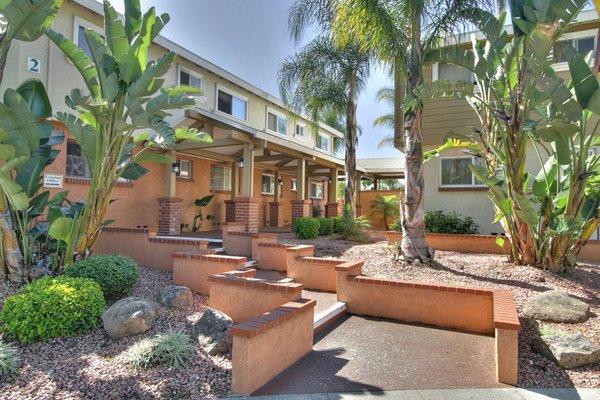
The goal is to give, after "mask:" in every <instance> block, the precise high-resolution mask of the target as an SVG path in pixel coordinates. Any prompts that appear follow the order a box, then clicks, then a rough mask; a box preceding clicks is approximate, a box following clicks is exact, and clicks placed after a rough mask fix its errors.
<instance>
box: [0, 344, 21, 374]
mask: <svg viewBox="0 0 600 400" xmlns="http://www.w3.org/2000/svg"><path fill="white" fill-rule="evenodd" d="M18 368H19V351H18V350H17V348H16V347H15V346H13V345H12V344H9V343H4V342H0V376H4V375H8V374H12V373H13V372H16V371H17V369H18Z"/></svg>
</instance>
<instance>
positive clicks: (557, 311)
mask: <svg viewBox="0 0 600 400" xmlns="http://www.w3.org/2000/svg"><path fill="white" fill-rule="evenodd" d="M523 313H524V314H525V317H526V318H530V319H539V320H541V321H552V322H567V323H574V322H583V321H585V320H587V319H588V317H589V315H590V306H588V305H587V304H586V303H584V302H583V301H581V300H577V299H575V298H573V297H571V296H569V295H568V294H567V293H565V292H563V291H560V290H550V291H547V292H544V293H541V294H539V295H537V296H535V297H534V298H533V299H531V300H529V301H528V302H527V303H525V307H524V308H523Z"/></svg>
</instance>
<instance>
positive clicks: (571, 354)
mask: <svg viewBox="0 0 600 400" xmlns="http://www.w3.org/2000/svg"><path fill="white" fill-rule="evenodd" d="M533 348H534V350H535V351H537V352H538V353H540V354H542V355H544V356H546V357H548V358H549V359H551V360H553V361H554V362H556V363H557V364H558V365H560V366H561V367H563V368H577V367H582V366H584V365H588V364H594V363H597V362H600V347H598V346H595V345H594V344H592V343H591V342H590V341H589V340H588V339H587V338H586V337H585V336H583V335H582V334H581V333H576V334H574V335H551V336H542V337H539V338H537V339H536V340H534V342H533Z"/></svg>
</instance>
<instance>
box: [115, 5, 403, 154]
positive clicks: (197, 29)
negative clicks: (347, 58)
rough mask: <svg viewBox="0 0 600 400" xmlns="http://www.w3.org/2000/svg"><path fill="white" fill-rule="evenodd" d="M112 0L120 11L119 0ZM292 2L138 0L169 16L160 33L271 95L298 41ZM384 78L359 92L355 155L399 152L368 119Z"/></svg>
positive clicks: (376, 109) (381, 108) (378, 109)
mask: <svg viewBox="0 0 600 400" xmlns="http://www.w3.org/2000/svg"><path fill="white" fill-rule="evenodd" d="M112 3H113V5H114V6H115V8H117V10H119V11H121V12H122V11H123V5H122V2H121V1H119V0H112ZM292 3H293V0H174V1H167V0H142V6H143V8H144V9H147V8H149V7H151V6H155V7H156V8H157V11H158V12H161V13H162V12H167V13H169V15H170V16H171V22H170V23H169V24H168V25H167V26H166V28H165V29H164V30H163V32H162V34H163V35H164V36H166V37H167V38H169V39H171V40H173V41H175V42H177V43H178V44H180V45H182V46H184V47H186V48H187V49H189V50H191V51H193V52H194V53H196V54H198V55H200V56H201V57H204V58H206V59H207V60H209V61H211V62H213V63H214V64H216V65H218V66H220V67H222V68H225V69H226V70H228V71H230V72H232V73H233V74H235V75H237V76H239V77H240V78H242V79H244V80H246V81H248V82H250V83H252V84H254V85H256V86H258V87H260V88H261V89H263V90H265V91H267V92H269V93H271V94H273V95H275V96H277V97H279V91H278V85H277V69H278V66H279V63H280V62H281V61H282V60H283V59H284V58H285V57H286V56H288V55H291V54H293V53H294V52H295V51H297V50H299V49H300V47H301V45H302V43H301V44H298V45H297V44H295V43H294V42H293V41H292V40H291V39H290V36H289V34H288V31H287V11H288V9H289V7H290V6H291V5H292ZM305 39H306V40H309V39H310V36H308V35H307V37H306V38H305ZM389 84H390V82H389V78H388V77H387V75H386V74H385V72H384V71H383V70H382V69H376V70H374V71H373V74H372V76H371V79H370V81H369V83H368V85H367V88H366V90H365V91H364V93H363V94H362V96H361V98H360V101H359V104H358V122H359V124H360V125H361V127H362V129H363V134H362V136H361V137H360V138H359V144H358V157H359V158H364V157H388V156H394V155H398V154H400V152H398V151H397V150H394V149H383V150H379V149H378V148H377V144H378V143H379V140H380V139H381V137H383V136H384V135H385V134H386V133H389V132H387V131H386V130H384V129H375V128H373V120H374V119H375V118H376V117H377V116H378V115H380V114H383V113H384V112H386V107H385V105H380V104H378V103H377V102H376V101H375V92H376V91H377V90H378V89H379V88H380V87H382V86H385V85H389Z"/></svg>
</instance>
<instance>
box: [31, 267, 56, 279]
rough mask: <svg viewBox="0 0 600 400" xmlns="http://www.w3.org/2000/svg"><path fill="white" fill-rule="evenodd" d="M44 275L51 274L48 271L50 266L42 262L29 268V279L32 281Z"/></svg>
mask: <svg viewBox="0 0 600 400" xmlns="http://www.w3.org/2000/svg"><path fill="white" fill-rule="evenodd" d="M45 276H52V271H50V268H48V267H47V266H46V265H44V264H43V263H38V264H37V265H34V266H32V267H31V268H29V279H30V280H31V281H32V282H33V281H35V280H36V279H40V278H43V277H45Z"/></svg>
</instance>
